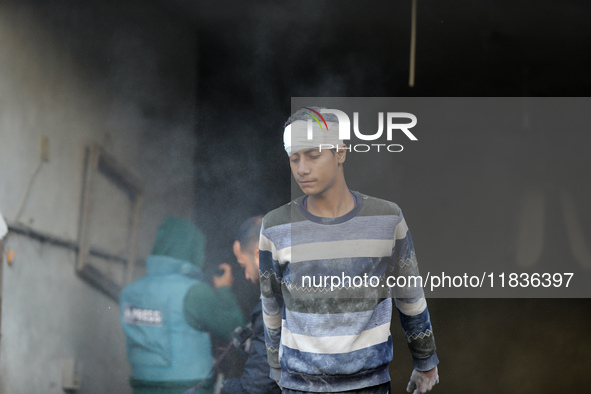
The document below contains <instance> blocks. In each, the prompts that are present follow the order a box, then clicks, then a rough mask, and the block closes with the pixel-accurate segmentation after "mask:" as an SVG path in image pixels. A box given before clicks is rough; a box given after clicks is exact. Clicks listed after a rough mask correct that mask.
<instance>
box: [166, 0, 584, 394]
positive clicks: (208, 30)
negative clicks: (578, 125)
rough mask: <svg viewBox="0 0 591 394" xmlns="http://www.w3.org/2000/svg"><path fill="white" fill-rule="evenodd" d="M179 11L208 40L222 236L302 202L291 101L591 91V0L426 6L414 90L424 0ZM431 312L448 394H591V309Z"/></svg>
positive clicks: (484, 304)
mask: <svg viewBox="0 0 591 394" xmlns="http://www.w3.org/2000/svg"><path fill="white" fill-rule="evenodd" d="M176 4H177V5H178V7H179V9H182V10H184V11H185V12H187V15H190V17H191V18H194V19H195V22H196V23H197V26H198V31H199V46H198V52H199V69H198V70H197V73H198V74H197V75H198V89H197V91H198V102H199V105H198V108H197V112H198V114H199V117H200V119H201V123H200V127H199V128H198V130H197V133H198V135H199V138H205V139H206V141H207V144H204V145H203V144H202V145H201V149H200V151H199V152H198V153H197V156H196V158H197V163H198V166H199V167H201V168H203V169H204V173H203V175H202V177H201V178H199V179H198V182H197V184H198V186H197V187H198V194H199V196H198V202H197V207H198V212H199V207H200V206H202V207H203V210H202V211H201V212H200V213H198V214H197V220H198V221H199V220H203V218H205V217H210V215H211V214H212V211H211V209H212V205H210V204H209V203H207V202H206V201H211V202H212V203H213V202H214V201H219V200H220V199H222V200H223V201H227V204H222V205H221V206H220V205H216V204H213V207H216V206H217V207H219V208H218V209H220V210H221V211H223V212H225V213H226V215H225V216H224V217H225V219H227V220H223V221H222V222H218V221H216V222H215V224H207V221H204V223H203V224H204V226H205V227H206V228H207V230H208V232H209V233H210V234H216V235H215V236H218V235H217V234H220V235H219V236H220V237H223V236H222V235H221V234H226V233H230V234H231V233H232V231H233V229H234V228H236V226H237V225H238V223H239V222H240V221H241V220H242V219H243V218H244V217H246V216H248V215H250V214H256V213H259V212H265V211H267V210H269V209H272V208H274V207H276V206H278V205H279V204H282V203H284V202H285V201H288V200H289V189H290V175H289V168H288V165H287V160H286V159H285V156H284V155H285V153H284V151H283V150H282V149H281V129H282V124H283V122H284V121H285V119H286V117H287V115H288V114H289V112H290V98H291V97H299V96H310V97H314V96H348V97H356V96H376V97H379V96H398V97H430V96H439V97H447V96H453V97H481V96H486V97H525V96H543V97H555V96H561V97H568V96H589V94H590V92H591V78H590V77H589V71H588V70H590V69H591V51H590V50H589V47H590V43H591V24H589V23H588V20H589V17H590V16H591V3H588V2H584V1H577V0H569V1H561V2H558V1H521V2H498V1H489V0H484V1H478V2H470V1H461V0H459V1H458V0H452V1H446V2H440V1H430V0H421V1H419V2H418V26H417V54H416V81H415V86H414V87H412V88H411V87H409V86H408V75H409V50H410V17H411V1H399V2H394V1H387V2H386V1H374V2H361V1H298V2H276V1H255V2H252V1H251V2H248V3H239V2H228V1H225V2H224V1H222V2H219V3H217V5H216V6H212V5H211V4H205V2H197V3H194V2H189V1H185V2H183V1H177V2H176ZM483 138H484V136H483ZM551 144H552V143H551V142H550V145H551ZM212 146H214V147H215V148H213V149H212ZM528 154H529V152H526V151H524V152H523V157H524V159H523V160H524V161H526V162H527V161H528V160H529V159H528ZM587 163H588V162H587ZM436 164H437V163H433V165H436ZM582 164H584V163H582ZM581 172H583V173H586V171H585V170H584V167H582V168H581ZM507 182H508V183H509V184H511V183H512V181H511V180H510V179H508V180H507ZM581 182H588V180H585V179H584V177H583V178H581ZM404 198H405V199H406V200H413V197H412V196H404ZM424 198H425V196H422V199H424ZM213 209H216V208H213ZM413 215H414V216H416V215H417V213H416V212H415V213H413ZM423 220H424V221H425V220H426V219H424V218H423ZM220 227H222V228H224V232H219V231H218V230H220ZM450 232H453V229H450ZM224 242H225V243H226V245H227V244H228V243H227V241H222V240H221V238H220V244H219V245H220V249H219V250H220V252H219V253H220V254H222V253H223V252H222V250H223V247H222V246H221V245H222V243H224ZM421 246H422V247H427V248H429V245H421ZM226 250H228V248H227V247H226ZM419 253H420V252H419ZM430 253H431V254H434V252H433V251H431V252H430ZM553 254H555V255H560V252H556V251H554V252H553ZM229 258H231V257H229ZM237 286H238V287H239V288H240V289H241V290H239V291H243V292H244V294H246V292H248V291H249V289H248V286H245V287H240V283H238V284H237ZM429 305H430V311H431V315H432V319H433V324H434V327H435V330H436V338H437V343H438V349H439V355H440V359H441V364H440V368H439V369H440V376H441V384H440V385H439V386H438V387H437V388H436V389H435V390H434V392H441V393H452V392H454V393H556V392H569V391H581V390H582V391H586V390H587V387H589V384H590V383H591V377H590V375H589V373H588V371H589V370H591V340H590V339H589V334H588V333H589V332H591V319H590V318H589V313H590V312H591V303H590V302H589V301H588V300H586V299H578V300H576V299H561V300H550V299H509V300H506V299H505V300H501V299H432V300H430V303H429ZM400 331H401V330H400V329H399V328H398V327H397V322H396V321H394V323H393V328H392V333H393V335H394V337H395V360H394V362H393V363H392V365H391V375H392V390H393V392H394V393H401V392H404V389H405V387H406V382H407V379H408V376H410V372H411V363H410V358H409V356H408V352H407V351H406V349H405V344H404V342H405V341H404V337H403V336H402V334H401V333H400Z"/></svg>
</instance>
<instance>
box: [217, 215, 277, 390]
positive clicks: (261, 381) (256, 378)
mask: <svg viewBox="0 0 591 394" xmlns="http://www.w3.org/2000/svg"><path fill="white" fill-rule="evenodd" d="M262 219H263V218H262V216H255V217H251V218H248V219H247V220H246V221H244V223H242V225H241V226H240V229H239V230H238V232H237V234H236V238H235V241H234V255H235V256H236V260H237V261H238V264H240V266H242V268H244V275H245V276H246V279H248V280H250V281H251V282H253V283H254V284H255V285H257V286H258V285H259V282H260V276H259V233H260V231H261V223H262ZM249 326H251V328H250V330H252V331H250V332H249V328H248V326H247V328H245V329H244V330H241V333H242V334H244V332H245V331H247V332H248V334H249V335H247V336H249V337H250V338H249V339H248V340H247V341H246V346H245V350H246V352H247V356H248V358H247V360H246V363H245V364H244V373H243V375H242V376H241V377H238V378H234V379H228V380H226V381H225V382H224V384H223V385H222V389H221V394H240V393H249V394H275V393H281V389H280V388H279V386H277V383H275V381H274V380H273V379H271V378H270V377H269V372H270V367H269V363H268V362H267V348H266V345H265V332H264V325H263V313H262V306H261V302H260V301H259V302H258V303H257V304H256V306H255V307H254V309H253V310H252V313H251V315H250V324H249ZM239 336H240V337H244V335H239ZM239 341H240V342H244V340H242V339H239Z"/></svg>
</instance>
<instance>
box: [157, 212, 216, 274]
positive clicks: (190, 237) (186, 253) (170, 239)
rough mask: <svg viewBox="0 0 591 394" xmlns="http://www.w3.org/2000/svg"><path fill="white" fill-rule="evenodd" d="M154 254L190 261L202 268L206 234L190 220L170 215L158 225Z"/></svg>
mask: <svg viewBox="0 0 591 394" xmlns="http://www.w3.org/2000/svg"><path fill="white" fill-rule="evenodd" d="M152 254H153V255H159V256H168V257H172V258H175V259H179V260H184V261H188V262H190V263H192V264H194V265H196V266H197V267H199V268H201V267H202V266H203V263H204V261H205V235H204V234H203V232H201V230H199V228H198V227H197V226H195V225H194V224H193V223H191V222H190V221H188V220H186V219H182V218H179V217H175V216H169V217H168V218H166V219H164V220H163V221H162V223H161V224H160V226H159V227H158V231H157V233H156V240H155V241H154V248H153V249H152Z"/></svg>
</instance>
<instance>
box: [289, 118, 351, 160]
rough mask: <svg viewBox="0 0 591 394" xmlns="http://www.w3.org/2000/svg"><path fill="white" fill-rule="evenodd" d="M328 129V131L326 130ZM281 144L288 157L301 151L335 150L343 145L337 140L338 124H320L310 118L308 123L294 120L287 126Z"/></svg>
mask: <svg viewBox="0 0 591 394" xmlns="http://www.w3.org/2000/svg"><path fill="white" fill-rule="evenodd" d="M327 127H328V130H327ZM283 144H284V146H285V151H286V152H287V154H288V155H292V154H294V153H296V152H299V151H301V150H302V149H311V148H316V149H319V148H320V149H336V148H337V147H339V146H341V145H343V141H342V140H340V139H339V124H338V123H336V122H326V123H324V122H322V123H321V124H320V125H319V124H318V122H317V121H315V120H314V119H312V118H310V120H308V121H304V120H296V121H295V122H293V123H291V124H289V125H287V127H286V128H285V131H284V132H283Z"/></svg>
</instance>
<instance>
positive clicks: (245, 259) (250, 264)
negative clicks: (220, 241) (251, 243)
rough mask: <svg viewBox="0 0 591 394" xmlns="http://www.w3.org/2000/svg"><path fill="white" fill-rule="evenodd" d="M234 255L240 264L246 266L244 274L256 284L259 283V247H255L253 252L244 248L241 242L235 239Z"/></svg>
mask: <svg viewBox="0 0 591 394" xmlns="http://www.w3.org/2000/svg"><path fill="white" fill-rule="evenodd" d="M234 256H236V260H237V261H238V264H240V266H241V267H242V268H244V276H245V277H246V279H248V280H250V281H251V282H252V283H254V284H259V282H260V276H259V249H258V248H255V249H254V250H253V251H252V252H249V251H248V250H243V249H242V248H241V247H240V242H238V241H234Z"/></svg>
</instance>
